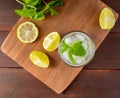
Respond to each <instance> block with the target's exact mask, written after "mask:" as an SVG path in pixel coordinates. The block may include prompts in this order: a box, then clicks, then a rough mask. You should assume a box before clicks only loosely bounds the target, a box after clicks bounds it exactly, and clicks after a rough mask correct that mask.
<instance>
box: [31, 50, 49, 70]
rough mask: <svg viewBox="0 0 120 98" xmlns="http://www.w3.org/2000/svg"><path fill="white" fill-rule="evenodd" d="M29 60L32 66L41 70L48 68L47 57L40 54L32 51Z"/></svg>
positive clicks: (42, 53)
mask: <svg viewBox="0 0 120 98" xmlns="http://www.w3.org/2000/svg"><path fill="white" fill-rule="evenodd" d="M30 60H31V61H32V63H33V64H35V65H37V66H39V67H41V68H48V67H49V58H48V56H47V55H46V54H45V53H44V52H42V51H37V50H34V51H32V52H31V53H30Z"/></svg>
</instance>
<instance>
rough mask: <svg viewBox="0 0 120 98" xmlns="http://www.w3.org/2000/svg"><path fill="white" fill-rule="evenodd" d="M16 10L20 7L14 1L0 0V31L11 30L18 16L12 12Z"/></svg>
mask: <svg viewBox="0 0 120 98" xmlns="http://www.w3.org/2000/svg"><path fill="white" fill-rule="evenodd" d="M17 8H20V5H19V4H18V3H17V2H16V0H0V30H2V31H8V30H11V28H12V26H13V25H14V24H15V23H16V22H17V20H18V19H19V16H17V15H16V14H15V12H14V10H15V9H17Z"/></svg>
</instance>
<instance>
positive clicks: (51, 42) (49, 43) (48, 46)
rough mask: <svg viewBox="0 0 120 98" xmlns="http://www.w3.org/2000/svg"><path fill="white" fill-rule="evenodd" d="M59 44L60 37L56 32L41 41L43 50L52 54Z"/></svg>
mask: <svg viewBox="0 0 120 98" xmlns="http://www.w3.org/2000/svg"><path fill="white" fill-rule="evenodd" d="M59 42H60V35H59V33H58V32H51V33H49V34H48V35H47V36H46V37H45V38H44V41H43V47H44V49H45V50H47V51H49V52H52V51H54V50H55V49H57V48H58V44H59Z"/></svg>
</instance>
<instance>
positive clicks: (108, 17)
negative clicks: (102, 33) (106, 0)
mask: <svg viewBox="0 0 120 98" xmlns="http://www.w3.org/2000/svg"><path fill="white" fill-rule="evenodd" d="M99 24H100V27H101V29H106V30H109V29H112V28H113V27H114V25H115V16H114V14H113V12H112V10H111V9H109V8H107V7H105V8H104V9H103V10H102V11H101V13H100V17H99Z"/></svg>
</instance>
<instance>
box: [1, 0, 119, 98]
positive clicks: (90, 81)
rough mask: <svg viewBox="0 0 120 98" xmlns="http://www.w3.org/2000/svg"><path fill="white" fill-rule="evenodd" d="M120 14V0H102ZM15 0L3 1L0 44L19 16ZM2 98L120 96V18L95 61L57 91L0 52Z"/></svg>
mask: <svg viewBox="0 0 120 98" xmlns="http://www.w3.org/2000/svg"><path fill="white" fill-rule="evenodd" d="M102 1H103V2H105V3H106V4H108V5H109V6H111V7H112V8H113V9H114V10H116V11H117V12H118V13H119V14H120V5H119V4H120V1H119V0H102ZM17 8H20V6H19V5H18V3H17V2H16V1H15V0H0V45H1V44H2V42H3V41H4V39H5V38H6V36H7V35H8V34H9V31H10V30H11V28H12V27H13V26H14V24H15V23H16V22H17V20H18V19H19V16H17V15H16V14H15V13H14V9H17ZM0 98H120V18H119V19H118V21H117V23H116V25H115V27H114V28H113V29H112V31H111V32H110V33H109V35H108V36H107V37H106V39H105V40H104V42H103V43H102V44H101V46H100V47H99V49H98V50H97V51H96V55H95V57H94V60H93V61H92V62H91V63H90V64H89V65H88V66H86V67H84V69H83V70H82V72H81V73H80V74H79V75H78V76H77V78H76V79H75V80H74V81H73V82H72V84H71V85H70V86H69V87H68V88H67V89H66V90H65V91H64V92H63V93H62V94H56V93H55V92H54V91H52V90H51V89H49V88H48V87H47V86H46V85H44V84H43V83H41V82H40V81H39V80H38V79H36V78H35V77H33V76H32V75H31V74H30V73H28V72H27V71H26V70H24V69H23V68H22V67H21V66H20V65H18V64H16V63H15V62H14V61H13V60H11V59H10V58H9V57H7V56H6V55H5V54H3V53H2V52H1V51H0Z"/></svg>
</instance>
